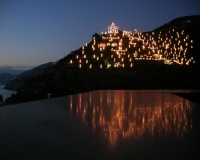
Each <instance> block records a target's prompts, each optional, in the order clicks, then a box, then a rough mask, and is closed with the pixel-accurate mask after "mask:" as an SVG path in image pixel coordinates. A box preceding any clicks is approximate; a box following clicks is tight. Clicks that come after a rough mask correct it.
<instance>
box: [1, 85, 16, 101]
mask: <svg viewBox="0 0 200 160" xmlns="http://www.w3.org/2000/svg"><path fill="white" fill-rule="evenodd" d="M4 87H5V85H0V94H1V95H3V100H5V99H6V98H8V97H10V96H11V95H12V94H15V93H16V91H15V90H7V89H3V88H4Z"/></svg>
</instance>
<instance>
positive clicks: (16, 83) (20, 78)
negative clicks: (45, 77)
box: [4, 62, 54, 90]
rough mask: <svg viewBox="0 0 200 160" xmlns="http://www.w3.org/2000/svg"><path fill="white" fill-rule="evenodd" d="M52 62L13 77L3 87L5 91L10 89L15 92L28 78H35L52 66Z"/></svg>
mask: <svg viewBox="0 0 200 160" xmlns="http://www.w3.org/2000/svg"><path fill="white" fill-rule="evenodd" d="M52 64H54V62H49V63H45V64H42V65H39V66H37V67H35V68H33V69H31V70H28V71H25V72H22V73H21V74H19V75H17V76H14V77H15V78H14V77H13V78H14V79H12V80H11V81H10V82H9V83H8V84H6V86H5V87H4V88H5V89H10V90H17V89H20V88H21V87H22V86H23V85H24V84H25V83H26V82H27V81H28V80H29V79H30V78H32V77H35V76H36V75H38V74H40V73H41V72H43V71H44V70H45V69H47V68H49V67H50V66H52Z"/></svg>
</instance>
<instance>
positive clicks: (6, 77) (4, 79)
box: [0, 73, 16, 85]
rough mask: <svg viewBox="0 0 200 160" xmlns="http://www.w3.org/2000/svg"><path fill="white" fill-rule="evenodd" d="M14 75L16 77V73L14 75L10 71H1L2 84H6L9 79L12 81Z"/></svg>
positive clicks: (0, 82)
mask: <svg viewBox="0 0 200 160" xmlns="http://www.w3.org/2000/svg"><path fill="white" fill-rule="evenodd" d="M14 77H16V75H12V74H9V73H1V74H0V85H5V84H7V83H8V82H9V81H11V80H12V79H13V78H14Z"/></svg>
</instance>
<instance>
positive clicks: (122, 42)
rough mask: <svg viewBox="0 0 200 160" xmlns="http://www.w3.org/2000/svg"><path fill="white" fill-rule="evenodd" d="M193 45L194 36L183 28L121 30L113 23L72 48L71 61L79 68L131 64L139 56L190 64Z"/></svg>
mask: <svg viewBox="0 0 200 160" xmlns="http://www.w3.org/2000/svg"><path fill="white" fill-rule="evenodd" d="M192 49H193V40H191V39H190V37H189V35H187V34H186V33H185V32H184V30H182V31H177V30H175V29H172V30H170V31H167V32H161V31H160V32H144V33H140V32H137V30H135V31H134V32H130V31H120V30H119V27H117V26H116V25H115V24H114V23H112V24H111V26H109V27H108V32H102V33H101V35H97V34H95V35H93V37H92V42H91V43H89V44H87V43H86V45H85V46H83V47H82V48H80V49H79V50H77V51H75V52H73V53H72V54H71V55H70V57H71V59H70V60H69V62H68V63H69V64H71V65H72V66H74V67H78V68H110V67H126V68H127V67H129V68H130V67H133V66H134V62H135V61H140V60H143V61H144V60H148V61H150V60H151V61H154V60H162V61H164V63H165V64H179V65H190V64H193V63H195V60H194V58H193V57H192V56H191V55H190V54H188V52H191V50H192Z"/></svg>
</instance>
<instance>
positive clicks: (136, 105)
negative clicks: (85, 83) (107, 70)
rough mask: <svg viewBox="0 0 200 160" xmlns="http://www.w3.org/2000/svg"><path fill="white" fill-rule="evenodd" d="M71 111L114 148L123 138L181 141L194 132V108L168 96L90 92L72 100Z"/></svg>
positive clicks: (126, 92)
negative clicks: (165, 137) (189, 131)
mask: <svg viewBox="0 0 200 160" xmlns="http://www.w3.org/2000/svg"><path fill="white" fill-rule="evenodd" d="M77 102H78V103H77ZM71 106H72V109H71ZM71 110H74V111H75V112H76V115H77V116H78V117H79V118H81V120H82V122H83V123H84V124H90V125H92V126H93V128H94V129H96V128H98V129H100V130H101V133H102V135H103V136H104V137H105V138H106V139H108V141H109V142H110V143H111V144H112V145H114V144H115V143H116V142H117V141H118V140H119V138H120V137H122V138H126V137H133V138H135V139H136V138H138V137H140V136H143V135H147V136H150V137H154V136H158V137H160V136H162V135H167V134H168V135H171V136H177V137H182V136H183V135H184V134H185V133H186V132H187V130H188V129H191V128H192V122H191V113H192V106H191V104H190V103H189V101H188V100H184V99H182V98H180V97H178V96H174V95H172V94H169V93H159V92H158V93H151V92H149V93H148V92H147V93H146V92H137V91H95V92H92V93H91V92H89V93H84V94H78V95H73V96H70V111H71Z"/></svg>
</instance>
